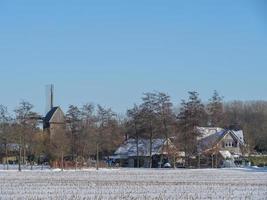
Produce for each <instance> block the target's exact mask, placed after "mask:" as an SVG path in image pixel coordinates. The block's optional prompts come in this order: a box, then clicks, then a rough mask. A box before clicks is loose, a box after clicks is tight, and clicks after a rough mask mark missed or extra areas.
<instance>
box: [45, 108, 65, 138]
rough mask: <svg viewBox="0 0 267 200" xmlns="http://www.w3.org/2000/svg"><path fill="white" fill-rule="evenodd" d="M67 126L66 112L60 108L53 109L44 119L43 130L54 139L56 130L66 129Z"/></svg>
mask: <svg viewBox="0 0 267 200" xmlns="http://www.w3.org/2000/svg"><path fill="white" fill-rule="evenodd" d="M65 124H66V120H65V115H64V112H63V111H62V110H61V108H60V107H52V108H51V109H50V111H49V112H48V113H47V114H46V116H45V117H44V119H43V129H44V131H47V132H48V133H49V134H50V137H52V136H53V135H54V134H55V131H56V129H58V128H64V127H65Z"/></svg>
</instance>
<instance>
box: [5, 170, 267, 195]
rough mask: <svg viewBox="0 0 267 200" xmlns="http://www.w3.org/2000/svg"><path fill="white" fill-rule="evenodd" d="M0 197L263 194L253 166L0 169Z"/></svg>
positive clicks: (266, 185) (266, 179) (260, 175)
mask: <svg viewBox="0 0 267 200" xmlns="http://www.w3.org/2000/svg"><path fill="white" fill-rule="evenodd" d="M0 194H1V195H0V199H1V200H3V199H36V200H37V199H66V200H67V199H98V200H100V199H131V200H134V199H140V200H141V199H142V200H143V199H146V200H150V199H158V200H161V199H173V200H174V199H267V171H266V170H258V169H246V170H244V169H227V170H226V169H200V170H185V169H177V170H156V169H155V170H150V169H113V170H108V169H106V170H104V169H102V170H99V171H95V170H94V169H90V170H83V171H73V170H72V171H64V172H60V171H54V170H44V171H42V170H34V171H30V170H27V171H22V172H17V171H15V170H9V171H4V170H1V171H0Z"/></svg>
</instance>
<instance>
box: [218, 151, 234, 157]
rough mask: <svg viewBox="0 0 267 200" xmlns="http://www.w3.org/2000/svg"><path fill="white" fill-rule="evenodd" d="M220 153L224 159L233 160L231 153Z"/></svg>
mask: <svg viewBox="0 0 267 200" xmlns="http://www.w3.org/2000/svg"><path fill="white" fill-rule="evenodd" d="M219 153H220V154H221V156H222V157H223V158H224V159H227V158H232V154H231V153H230V152H229V151H219Z"/></svg>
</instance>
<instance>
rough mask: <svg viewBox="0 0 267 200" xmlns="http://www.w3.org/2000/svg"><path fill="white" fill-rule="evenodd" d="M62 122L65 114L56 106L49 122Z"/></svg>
mask: <svg viewBox="0 0 267 200" xmlns="http://www.w3.org/2000/svg"><path fill="white" fill-rule="evenodd" d="M64 122H65V115H64V113H63V111H62V110H61V109H60V108H59V107H58V108H57V109H56V111H55V112H54V113H53V115H52V116H51V118H50V120H49V123H64Z"/></svg>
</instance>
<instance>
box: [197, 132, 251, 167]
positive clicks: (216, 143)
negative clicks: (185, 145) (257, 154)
mask: <svg viewBox="0 0 267 200" xmlns="http://www.w3.org/2000/svg"><path fill="white" fill-rule="evenodd" d="M197 130H198V133H199V136H198V138H197V140H198V154H199V155H201V157H202V158H206V159H207V164H208V165H209V166H212V167H221V166H228V167H229V166H235V165H236V164H237V163H238V162H240V161H241V159H242V156H243V155H244V153H245V150H246V148H245V147H246V146H245V141H244V134H243V131H242V130H229V129H222V128H215V127H197Z"/></svg>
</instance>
